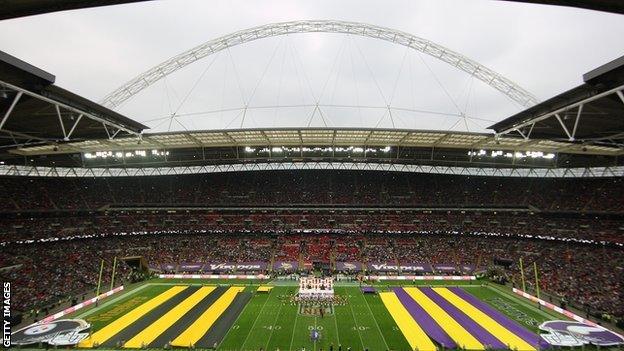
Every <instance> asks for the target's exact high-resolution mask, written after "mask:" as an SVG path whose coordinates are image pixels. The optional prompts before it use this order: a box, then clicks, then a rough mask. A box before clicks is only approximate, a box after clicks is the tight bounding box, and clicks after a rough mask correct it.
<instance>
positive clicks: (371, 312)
mask: <svg viewBox="0 0 624 351" xmlns="http://www.w3.org/2000/svg"><path fill="white" fill-rule="evenodd" d="M362 298H363V299H364V302H366V307H368V312H370V314H371V318H372V319H373V321H375V325H376V326H377V331H378V332H379V335H381V339H382V340H383V342H384V345H385V346H386V350H390V348H389V347H388V343H387V342H386V338H385V337H384V336H383V333H382V332H381V328H379V323H377V319H376V318H375V314H374V313H373V310H372V309H371V308H370V305H369V304H368V301H366V296H364V295H362Z"/></svg>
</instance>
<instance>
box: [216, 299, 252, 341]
mask: <svg viewBox="0 0 624 351" xmlns="http://www.w3.org/2000/svg"><path fill="white" fill-rule="evenodd" d="M249 305H250V303H249V301H247V303H246V304H245V307H243V310H242V311H241V313H239V315H238V317H236V319H235V320H234V323H233V324H232V326H231V327H230V328H229V329H228V331H227V333H225V335H224V336H223V339H221V342H220V343H219V347H221V344H223V342H224V341H225V339H226V338H227V336H228V335H229V334H230V332H231V331H232V327H233V326H235V325H236V324H237V323H238V320H239V319H240V318H241V316H242V315H243V313H245V310H247V307H249ZM217 349H218V348H217Z"/></svg>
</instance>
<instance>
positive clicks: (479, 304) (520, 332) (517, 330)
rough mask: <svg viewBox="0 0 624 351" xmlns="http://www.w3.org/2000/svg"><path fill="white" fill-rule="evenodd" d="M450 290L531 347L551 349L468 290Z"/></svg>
mask: <svg viewBox="0 0 624 351" xmlns="http://www.w3.org/2000/svg"><path fill="white" fill-rule="evenodd" d="M449 290H451V291H452V292H453V293H454V294H456V295H457V296H459V297H461V298H462V299H464V300H465V301H467V302H468V303H470V304H471V305H473V306H474V307H476V308H478V309H479V310H480V311H481V312H483V313H485V314H487V315H488V316H489V317H490V318H492V319H493V320H495V321H496V322H498V324H500V325H502V326H503V327H505V328H507V330H509V331H511V332H512V333H514V334H516V335H517V336H518V337H520V338H521V339H522V340H524V341H526V342H527V343H528V344H529V345H531V346H533V347H536V348H537V347H539V348H542V349H543V348H548V347H550V344H549V343H547V342H546V341H545V340H544V339H542V338H540V337H539V335H537V334H535V333H533V332H531V331H530V330H528V329H526V328H524V327H523V326H521V325H520V324H518V323H516V322H515V321H513V320H512V319H510V318H508V317H507V316H505V315H504V314H502V313H501V312H499V311H497V310H495V309H494V308H492V307H491V306H490V305H488V304H486V303H485V302H483V301H481V300H479V299H478V298H476V297H475V296H473V295H472V294H470V293H468V292H467V291H466V290H464V289H461V288H459V287H450V288H449Z"/></svg>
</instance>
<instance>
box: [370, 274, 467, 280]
mask: <svg viewBox="0 0 624 351" xmlns="http://www.w3.org/2000/svg"><path fill="white" fill-rule="evenodd" d="M365 278H366V279H372V280H477V277H475V276H474V275H367V276H366V277H365Z"/></svg>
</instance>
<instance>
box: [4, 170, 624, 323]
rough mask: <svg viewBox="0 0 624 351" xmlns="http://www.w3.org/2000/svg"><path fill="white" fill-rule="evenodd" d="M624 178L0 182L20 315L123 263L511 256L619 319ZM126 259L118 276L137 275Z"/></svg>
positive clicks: (319, 174)
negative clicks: (134, 260)
mask: <svg viewBox="0 0 624 351" xmlns="http://www.w3.org/2000/svg"><path fill="white" fill-rule="evenodd" d="M623 181H624V180H622V179H621V178H593V179H539V178H496V177H466V176H449V175H431V174H409V173H404V174H403V173H383V172H356V171H334V172H329V173H328V172H323V171H297V172H290V171H279V172H250V173H236V174H234V173H233V174H209V175H186V176H158V177H128V178H27V177H4V178H2V179H0V191H2V192H3V194H4V201H0V216H2V220H0V269H1V270H0V275H1V276H2V279H3V280H5V281H11V282H14V284H13V286H12V288H13V289H12V292H13V294H14V295H13V301H14V306H15V308H16V310H21V311H28V310H31V309H33V308H35V309H36V308H42V307H43V306H48V305H49V304H50V303H57V302H58V301H59V300H61V299H65V300H67V299H70V300H73V299H76V300H81V299H82V298H84V297H85V294H87V293H88V292H89V291H91V292H93V290H94V288H95V286H96V285H97V280H98V272H99V267H100V262H101V261H102V260H104V262H105V265H104V267H105V270H104V274H103V277H104V279H103V283H102V284H103V286H104V287H106V286H109V285H110V277H111V273H112V262H113V260H114V258H115V257H118V258H123V257H137V256H138V257H143V258H145V260H146V262H147V263H148V264H149V265H150V266H152V267H157V268H158V267H160V268H161V270H162V269H163V268H162V267H164V266H170V267H173V268H170V269H169V270H168V271H170V272H180V270H179V267H181V266H182V263H189V262H204V263H207V262H266V263H271V262H274V261H296V262H298V263H299V267H300V268H309V267H311V266H312V265H313V263H315V262H321V263H324V264H325V265H326V266H329V267H331V266H332V264H333V263H335V262H358V263H362V264H366V263H368V262H387V263H389V264H401V263H412V262H413V263H415V262H419V263H431V264H436V263H444V264H455V265H472V266H475V267H478V268H480V269H486V268H488V267H491V266H493V265H494V264H496V263H497V262H499V261H505V262H511V264H510V265H509V267H506V268H505V270H504V272H503V273H504V274H505V275H507V276H508V277H509V279H510V280H511V281H513V282H514V283H515V284H518V282H519V273H520V272H519V268H518V266H517V265H516V264H515V262H518V259H520V258H522V259H523V260H524V262H526V267H531V265H532V264H533V262H536V264H537V265H538V267H539V268H540V274H541V277H542V279H541V288H542V291H546V292H550V293H553V294H555V295H558V296H562V297H565V299H567V300H569V301H571V302H574V303H577V304H579V305H581V306H583V307H584V308H586V309H587V310H591V311H600V312H601V313H608V314H610V315H613V316H616V317H619V318H622V317H623V316H624V306H623V302H622V301H624V296H622V290H623V288H624V286H623V284H624V282H623V280H624V271H623V270H624V255H623V254H622V253H623V252H622V251H623V245H624V202H623V201H622V199H624V186H623V185H624V184H623V183H622V182H623ZM242 207H246V208H245V209H243V208H242ZM131 233H134V234H137V233H141V234H142V235H129V234H131ZM268 266H269V267H270V264H269V265H268ZM118 267H119V270H118V272H117V281H118V282H122V281H124V280H127V279H130V278H131V276H132V274H133V273H132V272H131V270H130V268H129V267H128V266H127V265H126V264H125V263H123V261H121V262H120V264H119V265H118ZM527 273H530V272H528V271H527ZM531 284H532V282H529V287H531V286H532V285H531ZM41 313H45V311H43V312H41Z"/></svg>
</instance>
